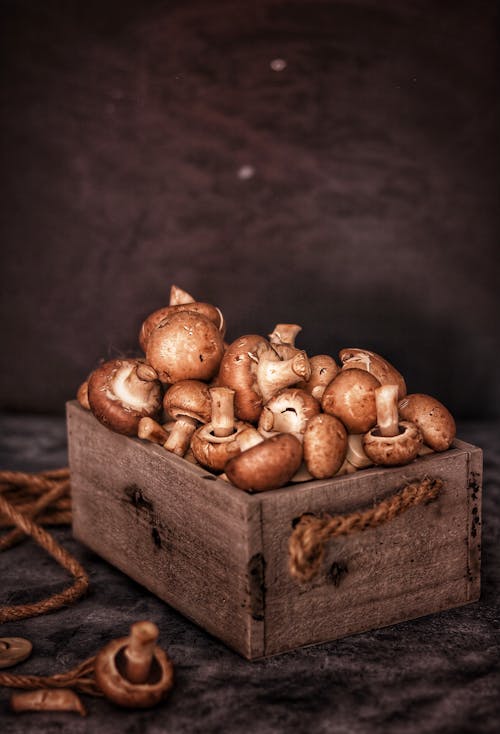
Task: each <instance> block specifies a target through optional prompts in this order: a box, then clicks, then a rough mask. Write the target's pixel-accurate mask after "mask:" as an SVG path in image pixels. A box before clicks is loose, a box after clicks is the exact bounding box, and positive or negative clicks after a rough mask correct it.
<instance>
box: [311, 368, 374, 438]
mask: <svg viewBox="0 0 500 734" xmlns="http://www.w3.org/2000/svg"><path fill="white" fill-rule="evenodd" d="M379 386H380V383H379V381H378V380H377V379H376V378H375V377H374V376H373V375H371V374H370V373H369V372H366V371H365V370H358V369H348V370H345V371H344V370H341V371H340V372H339V373H338V375H337V376H336V377H334V379H333V380H332V381H331V382H330V384H329V385H328V387H327V388H326V390H325V392H324V393H323V398H322V400H321V405H322V407H323V410H324V412H325V413H328V414H329V415H333V416H335V417H336V418H339V419H340V420H341V421H342V423H343V424H344V426H345V427H346V428H347V430H348V431H349V433H366V431H368V430H370V428H372V427H373V426H374V425H375V423H376V422H377V409H376V406H375V389H376V388H377V387H379Z"/></svg>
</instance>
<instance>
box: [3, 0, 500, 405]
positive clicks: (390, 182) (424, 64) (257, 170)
mask: <svg viewBox="0 0 500 734" xmlns="http://www.w3.org/2000/svg"><path fill="white" fill-rule="evenodd" d="M1 15H2V17H1V25H2V39H1V44H2V56H3V64H2V67H3V84H2V144H3V166H2V192H1V201H2V241H1V244H2V274H1V280H0V298H1V302H2V303H1V333H2V349H1V352H2V372H1V377H0V407H1V408H4V409H14V410H29V411H35V412H36V411H45V412H47V411H49V412H61V411H62V409H63V403H64V400H65V399H66V398H68V397H71V396H72V395H73V394H74V392H75V389H76V387H77V386H78V384H79V383H80V381H81V380H82V379H83V378H84V377H85V376H86V374H87V373H88V372H89V371H90V369H91V368H93V367H94V366H95V364H96V363H97V361H98V360H99V359H100V358H101V357H106V358H107V357H113V356H116V355H118V354H121V353H127V354H128V353H131V352H133V351H134V350H135V349H136V333H137V330H138V328H139V325H140V322H141V320H142V318H143V317H144V316H145V315H146V314H147V313H148V312H149V311H150V310H153V309H155V308H157V307H158V306H160V305H163V304H164V303H165V302H166V299H167V296H168V290H169V288H170V285H171V283H173V282H175V283H178V284H179V285H180V286H182V287H184V288H185V289H187V290H189V291H192V292H193V293H194V294H195V296H197V297H198V298H199V299H200V300H206V301H211V302H215V303H216V304H218V305H219V306H220V307H221V308H222V309H223V311H224V312H225V314H226V317H227V320H228V323H229V336H230V338H236V336H238V335H240V334H242V333H248V332H253V331H257V332H260V333H263V334H266V333H268V332H269V331H270V330H271V329H272V327H273V325H274V323H275V322H277V321H296V322H299V323H301V324H302V325H303V327H304V330H303V333H302V335H301V337H300V340H299V343H300V345H301V346H303V347H305V348H306V349H308V350H309V351H310V353H311V354H312V353H314V352H320V351H321V352H323V351H326V352H330V353H333V354H335V353H336V352H337V350H338V349H339V348H341V347H344V346H362V347H367V348H372V349H374V350H375V351H378V352H380V353H382V354H384V355H385V356H386V357H388V358H389V359H391V360H393V361H394V363H395V364H396V365H397V366H398V367H399V368H400V370H401V371H402V372H403V373H404V374H405V376H406V377H407V382H408V384H409V388H410V390H411V391H421V392H428V393H432V394H434V395H436V396H437V397H438V398H440V399H441V400H442V401H443V402H445V403H446V404H447V405H448V406H449V407H450V409H451V410H452V411H453V412H454V413H455V415H456V416H457V417H488V416H498V415H499V414H500V392H499V384H500V382H499V380H498V379H497V376H496V369H492V367H493V366H494V365H495V363H496V362H497V361H498V357H499V356H500V337H499V331H498V327H497V318H498V311H499V309H498V306H499V300H498V294H497V289H498V282H499V269H498V265H497V259H496V258H495V253H496V251H497V246H498V234H499V232H500V226H499V224H500V222H499V216H498V207H497V198H498V191H499V188H498V178H499V176H498V169H497V155H496V154H497V152H498V145H497V137H496V125H497V124H498V119H499V116H498V103H497V101H496V99H497V96H498V95H497V89H496V82H497V67H496V59H497V55H498V46H497V44H496V41H495V27H496V3H494V2H486V1H483V2H481V1H476V2H440V3H435V2H431V0H406V1H405V2H397V1H396V0H377V1H376V0H371V1H369V0H349V1H346V2H336V1H335V0H329V1H327V0H323V1H321V0H311V1H310V2H307V1H305V0H295V1H293V0H288V1H285V0H263V1H262V2H256V3H251V2H244V1H243V0H241V1H239V2H238V1H232V2H231V1H230V0H226V1H224V0H217V1H214V2H203V1H202V0H188V1H186V2H180V1H178V2H159V1H158V2H151V1H150V2H140V0H121V1H120V2H118V0H107V1H106V2H97V1H96V0H86V2H79V1H77V0H66V2H56V1H55V0H47V1H46V2H43V3H42V2H35V1H32V2H27V1H26V0H25V1H23V0H18V1H13V0H11V1H9V0H3V2H2V3H1ZM278 57H281V58H283V59H285V60H286V62H287V67H286V69H284V70H283V71H281V72H276V71H273V70H272V69H271V68H270V62H271V60H272V59H275V58H278ZM245 165H250V166H253V168H254V175H253V177H251V178H248V179H242V178H240V177H238V171H239V169H240V168H241V167H242V166H245Z"/></svg>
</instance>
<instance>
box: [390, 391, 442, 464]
mask: <svg viewBox="0 0 500 734" xmlns="http://www.w3.org/2000/svg"><path fill="white" fill-rule="evenodd" d="M398 408H399V414H400V416H401V418H403V419H404V420H407V421H412V422H413V423H416V424H417V426H418V427H419V428H420V430H421V432H422V435H423V437H424V443H425V444H427V446H430V448H431V449H434V451H446V449H449V448H450V446H451V444H452V442H453V439H454V438H455V435H456V425H455V421H454V419H453V416H452V415H451V413H450V412H449V410H448V409H447V408H445V406H444V405H443V404H442V403H440V402H439V400H436V398H433V397H431V396H430V395H424V394H422V393H413V394H412V395H407V396H406V397H405V398H403V399H402V400H400V401H399V406H398Z"/></svg>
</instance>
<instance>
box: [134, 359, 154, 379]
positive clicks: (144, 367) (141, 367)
mask: <svg viewBox="0 0 500 734" xmlns="http://www.w3.org/2000/svg"><path fill="white" fill-rule="evenodd" d="M135 374H136V375H137V377H138V378H139V380H142V381H143V382H154V381H155V380H157V379H158V373H157V372H156V370H154V369H153V368H152V367H151V365H150V364H146V363H145V362H139V364H138V365H137V369H136V371H135Z"/></svg>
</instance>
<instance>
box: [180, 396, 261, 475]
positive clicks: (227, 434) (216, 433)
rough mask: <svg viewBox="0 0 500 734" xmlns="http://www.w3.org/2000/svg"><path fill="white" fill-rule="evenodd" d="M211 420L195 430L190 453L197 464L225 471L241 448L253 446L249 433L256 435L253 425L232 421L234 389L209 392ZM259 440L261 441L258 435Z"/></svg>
mask: <svg viewBox="0 0 500 734" xmlns="http://www.w3.org/2000/svg"><path fill="white" fill-rule="evenodd" d="M210 397H211V401H212V418H211V421H210V423H207V424H206V425H204V426H201V427H200V428H198V430H197V431H195V433H194V435H193V438H192V441H191V450H192V452H193V455H194V457H195V459H196V461H197V462H198V463H199V464H201V465H202V466H204V467H206V468H207V469H210V470H212V471H216V472H220V471H223V470H224V467H225V466H226V464H227V462H228V461H229V459H231V458H233V456H237V455H238V454H239V453H241V451H243V450H245V449H244V448H243V447H247V446H249V443H250V444H251V445H255V443H256V441H255V439H254V440H252V439H251V435H249V431H250V430H251V431H253V432H254V433H258V432H257V431H256V429H255V428H253V426H250V425H249V424H248V423H244V422H243V421H235V419H234V390H231V389H229V388H227V387H213V388H211V389H210ZM259 439H260V440H262V438H261V436H259Z"/></svg>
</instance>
